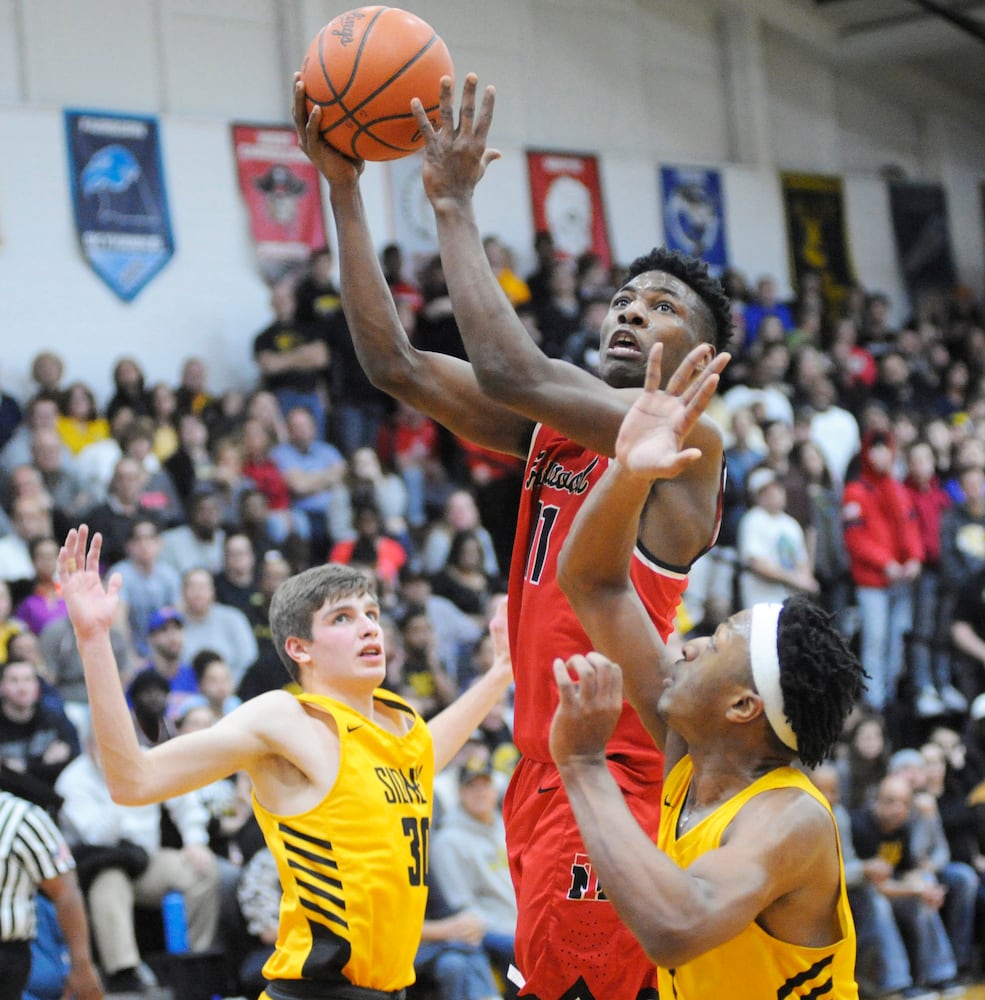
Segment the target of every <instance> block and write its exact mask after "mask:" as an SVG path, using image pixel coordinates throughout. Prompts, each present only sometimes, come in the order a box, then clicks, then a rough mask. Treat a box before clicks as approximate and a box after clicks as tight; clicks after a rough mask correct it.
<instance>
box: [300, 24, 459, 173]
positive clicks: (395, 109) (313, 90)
mask: <svg viewBox="0 0 985 1000" xmlns="http://www.w3.org/2000/svg"><path fill="white" fill-rule="evenodd" d="M452 73H453V69H452V62H451V56H450V55H449V54H448V48H447V46H446V45H445V43H444V42H443V41H442V40H441V38H440V37H439V36H438V34H437V32H435V30H434V28H432V27H431V25H429V24H427V23H426V22H425V21H422V20H421V19H420V18H419V17H418V16H417V15H416V14H411V13H410V12H409V11H406V10H400V9H399V8H397V7H357V8H356V9H354V10H350V11H347V12H346V13H345V14H339V16H338V17H336V18H334V19H333V20H331V21H329V23H328V24H326V25H325V27H324V28H322V29H321V31H319V32H318V34H317V35H316V36H315V38H314V39H313V40H312V42H311V45H310V46H309V47H308V52H307V55H306V56H305V57H304V62H303V63H302V65H301V78H302V80H303V81H304V87H305V92H306V94H307V98H308V110H309V112H310V111H311V108H312V107H314V106H315V105H318V106H319V107H320V108H321V109H322V112H321V115H322V117H321V135H322V137H323V138H324V139H325V141H326V142H328V143H329V144H330V145H332V146H333V147H334V148H335V149H337V150H338V151H339V152H340V153H344V154H345V155H346V156H351V157H353V158H354V159H357V160H395V159H398V158H399V157H401V156H408V155H410V154H411V153H413V152H415V150H417V149H420V147H421V146H423V145H424V137H423V136H422V135H421V134H420V132H419V130H418V128H417V121H416V120H415V118H414V116H413V114H412V113H411V110H410V102H411V99H412V98H414V97H417V98H420V101H421V103H422V104H423V105H424V108H425V110H426V111H427V114H428V116H429V118H431V121H432V123H434V124H435V125H437V115H436V112H437V110H438V92H439V89H440V83H441V78H442V76H451V75H452Z"/></svg>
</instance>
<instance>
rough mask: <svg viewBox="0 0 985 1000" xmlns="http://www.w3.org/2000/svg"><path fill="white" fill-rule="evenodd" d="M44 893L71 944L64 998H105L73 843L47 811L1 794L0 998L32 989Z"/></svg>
mask: <svg viewBox="0 0 985 1000" xmlns="http://www.w3.org/2000/svg"><path fill="white" fill-rule="evenodd" d="M39 889H40V890H41V892H43V893H44V894H45V895H46V896H47V897H48V898H49V899H50V900H51V901H52V903H54V905H55V913H56V915H57V917H58V923H59V925H60V926H61V929H62V933H63V934H64V935H65V940H66V942H67V943H68V949H69V958H70V961H71V968H70V970H69V974H68V981H67V982H66V984H65V994H64V995H65V996H66V997H74V998H75V1000H101V998H102V996H103V988H102V985H101V984H100V982H99V976H98V974H97V973H96V970H95V967H94V966H93V964H92V953H91V951H90V949H89V926H88V924H87V922H86V913H85V904H84V903H83V900H82V893H81V892H80V891H79V883H78V881H77V880H76V878H75V861H74V860H73V858H72V853H71V851H70V850H69V848H68V844H66V843H65V838H64V837H63V836H62V835H61V832H60V831H59V829H58V827H57V826H55V824H54V823H53V822H52V821H51V819H50V818H49V817H48V814H47V813H46V812H45V811H44V810H43V809H41V808H39V807H38V806H36V805H33V804H32V803H30V802H27V801H25V800H24V799H20V798H17V796H16V795H11V794H10V793H9V792H4V791H0V970H2V974H0V1000H20V998H21V994H22V992H23V991H24V987H25V986H26V985H27V981H28V978H29V976H30V973H31V939H32V938H33V937H34V936H35V933H36V931H37V921H36V918H35V911H34V900H35V896H36V895H37V893H38V890H39Z"/></svg>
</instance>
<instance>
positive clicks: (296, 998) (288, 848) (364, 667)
mask: <svg viewBox="0 0 985 1000" xmlns="http://www.w3.org/2000/svg"><path fill="white" fill-rule="evenodd" d="M100 547H101V538H100V536H99V534H98V533H97V534H95V535H94V536H93V538H92V541H91V544H90V543H89V538H88V528H87V526H85V525H82V526H81V527H80V528H79V529H77V530H76V529H72V531H70V532H69V534H68V536H67V538H66V540H65V544H64V545H63V546H62V548H61V551H60V552H59V575H60V579H61V583H62V588H63V594H64V597H65V602H66V605H67V606H68V611H69V616H70V617H71V620H72V624H73V626H74V629H75V635H76V640H77V642H78V647H79V652H80V654H81V657H82V662H83V666H84V669H85V677H86V685H87V688H88V691H89V704H90V708H91V710H92V723H93V730H94V733H95V736H96V741H97V743H98V745H99V752H100V757H101V759H102V761H103V766H104V770H105V774H106V780H107V783H108V785H109V789H110V794H111V795H112V796H113V798H114V800H115V801H117V802H119V803H121V804H124V805H140V804H144V803H148V802H157V801H161V800H162V799H166V798H172V797H174V796H176V795H181V794H184V793H186V792H189V791H191V790H193V789H195V788H199V787H201V786H203V785H207V784H210V783H212V782H214V781H218V780H219V779H221V778H224V777H227V776H228V775H230V774H233V773H236V772H238V771H243V772H245V773H246V774H247V775H248V776H249V778H250V780H251V781H252V785H253V807H254V810H255V812H256V815H257V819H258V821H259V823H260V826H261V828H262V830H263V833H264V837H265V839H266V841H267V845H268V847H269V848H270V850H271V852H272V853H273V855H274V857H275V858H276V860H277V867H278V872H279V875H280V880H281V885H282V887H283V896H282V900H281V908H280V927H279V931H278V935H277V942H276V948H275V951H274V954H273V955H272V956H271V958H270V959H269V960H268V962H267V963H266V965H265V966H264V976H265V977H266V978H267V980H268V985H267V987H266V990H265V992H264V993H263V994H262V997H263V998H264V1000H331V998H334V1000H348V998H352V997H366V998H368V997H383V996H386V997H391V996H392V997H393V998H395V1000H399V998H401V997H402V996H403V990H404V989H405V988H406V987H407V986H409V985H411V983H413V981H414V956H415V954H416V951H417V945H418V942H419V940H420V935H421V927H422V924H423V920H424V905H425V901H426V897H427V873H428V842H429V834H430V821H431V801H432V780H433V777H434V773H435V771H436V770H440V769H441V768H442V767H444V766H445V764H447V763H448V762H449V761H450V760H451V759H452V757H453V756H454V755H455V753H456V752H457V751H458V749H459V748H460V747H461V746H462V745H463V743H464V742H465V740H466V739H467V738H468V736H469V735H470V734H471V733H472V732H473V731H474V730H475V728H476V726H478V724H479V722H480V721H481V720H482V718H483V717H484V716H485V715H486V714H487V713H488V711H489V710H490V709H491V708H492V706H493V704H495V703H496V702H497V701H498V699H499V698H500V697H501V696H502V694H503V693H504V691H505V689H506V688H507V687H508V685H509V682H510V680H511V667H510V659H509V652H508V644H507V640H506V616H505V609H504V608H501V609H500V610H499V612H498V615H497V618H496V619H495V623H496V624H495V630H496V634H497V636H498V640H497V650H498V653H497V657H496V662H495V663H494V665H493V667H492V668H491V669H490V670H489V671H488V672H487V673H486V674H484V675H483V677H482V678H480V680H479V681H478V682H477V683H476V684H475V685H473V686H472V687H471V688H469V689H468V691H466V692H465V693H464V694H463V695H462V696H461V697H460V698H459V699H458V700H457V701H455V702H454V703H453V704H452V705H450V706H449V707H448V708H447V709H446V710H445V711H443V712H441V713H440V714H439V715H437V716H436V717H435V718H434V719H432V720H431V721H430V722H429V723H428V724H425V723H424V721H423V719H422V718H421V717H420V716H419V715H418V714H417V712H415V711H414V710H413V709H412V708H411V707H410V706H409V705H408V704H407V703H406V702H405V701H403V700H402V699H401V698H399V697H397V696H396V695H393V694H390V693H389V692H387V691H384V690H382V689H380V685H381V684H382V683H383V680H384V677H385V675H386V655H385V651H384V647H383V632H382V630H381V627H380V608H379V604H378V601H377V598H376V594H375V593H374V591H373V589H372V587H373V585H372V583H371V582H370V580H369V578H368V577H367V576H366V575H364V574H363V573H362V572H360V571H359V570H355V569H352V568H350V567H348V566H339V565H337V564H332V563H330V564H327V565H323V566H317V567H314V568H312V569H309V570H306V571H305V572H303V573H300V574H298V575H296V576H294V577H291V578H290V579H288V580H287V581H285V582H284V583H283V584H281V586H280V587H279V588H278V590H277V591H276V592H275V594H274V597H273V601H272V603H271V609H270V623H271V629H272V631H273V636H274V641H275V646H276V648H277V651H278V653H279V654H280V657H281V659H282V661H283V662H284V664H285V666H286V667H287V669H288V672H289V673H290V674H291V676H292V677H293V678H294V680H295V681H297V682H298V684H299V685H300V687H301V689H302V693H301V694H298V695H294V694H291V693H289V692H287V691H285V690H277V691H268V692H266V693H264V694H261V695H258V696H257V697H255V698H252V699H250V700H248V701H246V702H244V703H243V704H242V705H241V706H240V707H239V708H237V709H234V710H233V711H232V712H230V713H229V714H228V715H226V716H224V717H223V718H222V719H220V720H219V721H218V722H216V723H215V725H213V726H210V727H208V728H207V729H204V730H201V731H199V732H194V733H189V734H187V735H182V736H177V737H175V738H174V739H171V740H168V741H167V742H165V743H163V744H161V745H159V746H156V747H153V748H152V749H150V750H148V751H146V752H142V751H141V750H140V747H139V745H138V743H137V738H136V734H135V733H134V728H133V725H132V723H131V722H130V717H129V712H128V710H127V705H126V700H125V698H124V694H123V689H122V686H121V685H120V680H119V672H118V670H117V666H116V662H115V660H114V657H113V653H112V648H111V646H110V642H109V629H110V625H111V624H112V623H113V621H114V620H115V616H116V612H117V605H118V602H119V590H120V585H121V584H120V578H119V576H117V575H115V574H114V575H113V576H111V577H110V579H109V581H108V582H107V583H104V582H103V581H102V580H101V578H100V576H99V571H98V568H99V555H100ZM366 991H374V992H366Z"/></svg>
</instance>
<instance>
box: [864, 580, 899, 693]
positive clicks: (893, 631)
mask: <svg viewBox="0 0 985 1000" xmlns="http://www.w3.org/2000/svg"><path fill="white" fill-rule="evenodd" d="M855 596H856V600H857V601H858V606H859V611H860V612H861V614H862V648H861V654H862V655H861V660H862V666H863V667H865V672H866V673H867V674H868V675H869V678H868V680H867V681H866V685H867V691H866V695H865V700H866V701H867V702H868V704H869V705H870V706H871V707H872V708H874V709H875V710H876V711H878V712H882V711H883V710H884V709H885V707H886V704H887V702H889V701H891V700H892V699H894V698H895V697H896V684H897V682H898V681H899V677H900V674H901V673H902V672H903V648H904V647H903V637H904V636H905V635H906V633H907V632H909V631H910V630H911V629H912V628H913V600H912V597H911V585H910V584H909V583H894V584H892V585H891V586H889V587H856V588H855Z"/></svg>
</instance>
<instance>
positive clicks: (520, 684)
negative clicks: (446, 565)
mask: <svg viewBox="0 0 985 1000" xmlns="http://www.w3.org/2000/svg"><path fill="white" fill-rule="evenodd" d="M608 461H609V460H608V459H607V458H605V457H604V456H600V455H597V454H596V453H595V452H593V451H588V450H586V449H585V448H582V447H581V446H580V445H578V444H575V443H574V442H573V441H570V440H569V439H568V438H566V437H563V436H562V435H561V434H559V433H557V432H556V431H554V430H551V429H550V428H549V427H544V426H543V425H542V424H541V425H538V426H537V428H536V430H535V432H534V435H533V440H532V442H531V447H530V453H529V455H528V457H527V466H526V473H525V476H524V482H523V490H522V493H521V497H520V513H519V520H518V522H517V530H516V539H515V542H514V546H513V561H512V564H511V566H510V585H509V594H510V602H509V619H510V650H511V653H512V655H513V673H514V677H515V679H516V691H515V701H514V720H513V741H514V743H515V744H516V746H517V748H518V749H519V750H520V752H521V753H523V754H525V755H526V756H528V757H530V758H532V759H534V760H539V761H543V762H545V763H551V752H550V747H549V745H548V737H549V734H550V728H551V720H552V719H553V717H554V710H555V708H556V707H557V700H558V697H557V686H556V684H555V682H554V672H553V663H554V658H555V657H557V656H560V657H562V658H563V659H567V658H568V657H570V656H574V655H575V654H576V653H586V652H588V651H589V650H590V649H592V644H591V641H590V640H589V638H588V636H587V635H586V634H585V630H584V629H583V628H582V627H581V623H580V622H579V621H578V618H577V617H576V616H575V613H574V611H572V609H571V605H570V604H568V601H567V598H566V597H565V596H564V594H563V593H562V591H561V588H560V587H559V586H558V582H557V559H558V554H559V553H560V551H561V547H562V545H563V544H564V541H565V539H566V538H567V537H568V532H569V531H570V530H571V525H572V523H573V522H574V519H575V516H576V515H577V513H578V511H579V509H580V508H581V505H582V503H583V502H584V500H585V498H586V497H587V496H588V491H589V490H590V489H591V488H592V487H593V486H594V485H595V483H596V482H598V480H599V478H600V477H601V476H602V473H603V472H604V471H605V469H606V466H607V465H608ZM600 558H604V553H603V554H600ZM631 576H632V579H633V583H634V584H635V586H636V590H637V592H638V593H639V595H640V597H641V599H642V600H643V603H644V604H645V605H646V607H647V609H648V610H649V612H650V617H651V618H652V619H653V622H654V624H655V625H656V627H657V629H658V631H659V632H660V635H661V636H662V637H663V638H664V639H666V638H667V636H668V635H669V634H670V632H671V631H672V629H673V621H674V615H675V613H676V611H677V606H678V604H679V603H680V599H681V594H682V593H683V592H684V588H685V587H686V586H687V574H686V572H684V571H680V570H674V569H671V568H669V567H664V566H661V565H659V564H658V563H656V562H655V561H654V560H653V559H652V558H648V557H647V556H645V555H644V554H643V552H642V551H641V550H640V549H639V548H637V550H636V552H635V554H634V557H633V563H632V568H631ZM518 635H522V636H523V643H522V644H519V643H517V636H518ZM608 753H610V754H627V753H628V754H632V755H633V756H634V758H635V759H636V760H637V761H639V762H640V763H641V764H642V763H645V761H642V760H640V758H641V756H648V757H650V758H652V763H653V764H654V766H655V767H656V768H657V773H658V775H659V774H660V773H661V771H662V768H663V756H662V754H661V753H660V752H659V751H658V750H657V748H656V746H654V743H653V739H652V737H651V736H650V735H649V733H648V732H647V731H646V730H645V729H644V727H643V724H642V723H641V722H640V719H639V716H638V715H637V714H636V712H635V711H634V710H633V709H632V708H631V707H630V706H629V704H628V703H625V704H624V705H623V711H622V715H621V716H620V718H619V723H618V725H617V727H616V731H615V734H614V735H613V737H612V739H611V741H610V742H609V746H608Z"/></svg>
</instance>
